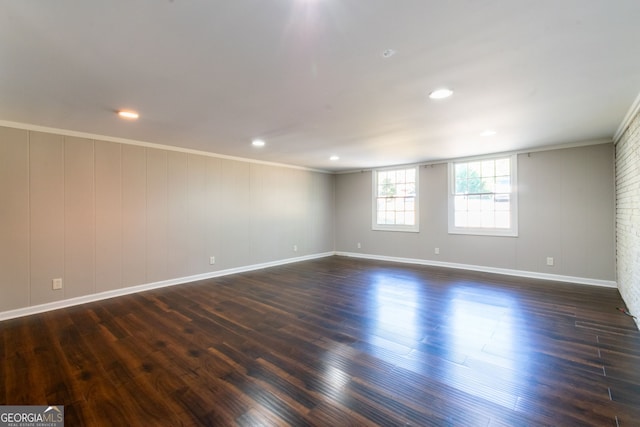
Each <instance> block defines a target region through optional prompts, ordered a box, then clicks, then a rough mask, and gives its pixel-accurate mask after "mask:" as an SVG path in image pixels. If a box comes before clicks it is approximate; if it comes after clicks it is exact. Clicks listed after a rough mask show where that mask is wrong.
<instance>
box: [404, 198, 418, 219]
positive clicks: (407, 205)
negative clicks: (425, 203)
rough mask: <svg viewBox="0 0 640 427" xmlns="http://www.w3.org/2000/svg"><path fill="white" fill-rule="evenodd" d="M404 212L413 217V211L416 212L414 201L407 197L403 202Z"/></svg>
mask: <svg viewBox="0 0 640 427" xmlns="http://www.w3.org/2000/svg"><path fill="white" fill-rule="evenodd" d="M404 210H406V211H408V212H411V213H412V215H413V211H415V210H416V199H414V198H413V197H407V198H406V199H405V201H404Z"/></svg>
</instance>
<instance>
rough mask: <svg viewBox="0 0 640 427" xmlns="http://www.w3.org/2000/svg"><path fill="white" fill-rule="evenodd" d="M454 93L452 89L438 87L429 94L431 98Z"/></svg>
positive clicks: (448, 95) (439, 97)
mask: <svg viewBox="0 0 640 427" xmlns="http://www.w3.org/2000/svg"><path fill="white" fill-rule="evenodd" d="M451 95H453V91H452V90H451V89H447V88H442V89H436V90H434V91H433V92H431V93H430V94H429V98H431V99H444V98H448V97H450V96H451Z"/></svg>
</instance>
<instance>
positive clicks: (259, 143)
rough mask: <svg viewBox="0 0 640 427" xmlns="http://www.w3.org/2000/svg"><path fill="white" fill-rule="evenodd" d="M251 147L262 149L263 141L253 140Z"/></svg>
mask: <svg viewBox="0 0 640 427" xmlns="http://www.w3.org/2000/svg"><path fill="white" fill-rule="evenodd" d="M251 145H253V146H254V147H264V141H263V140H262V139H254V140H253V141H251Z"/></svg>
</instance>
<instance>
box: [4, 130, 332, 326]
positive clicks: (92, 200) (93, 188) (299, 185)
mask: <svg viewBox="0 0 640 427" xmlns="http://www.w3.org/2000/svg"><path fill="white" fill-rule="evenodd" d="M334 188H335V186H334V177H333V176H332V175H329V174H319V173H314V172H307V171H301V170H297V169H292V168H286V167H279V166H272V165H264V164H255V163H252V162H245V161H239V160H229V159H222V158H218V157H209V156H206V155H197V154H192V153H190V154H187V153H183V152H179V151H172V150H163V149H156V148H151V147H143V146H140V145H133V144H123V143H117V142H109V141H103V140H91V139H84V138H79V137H75V136H73V137H71V136H63V135H58V134H53V133H44V132H35V131H28V130H18V129H12V128H6V127H2V128H0V199H1V201H2V203H0V271H2V274H1V275H0V315H2V313H4V312H6V311H10V310H19V309H24V308H27V307H30V306H36V305H41V304H47V303H58V302H59V301H62V300H65V299H73V298H77V297H86V296H90V295H92V294H99V293H101V292H107V291H118V290H121V289H124V288H129V287H133V286H140V285H146V284H154V283H159V282H160V283H161V282H165V281H169V280H172V279H178V280H182V279H183V278H187V277H189V276H193V275H198V274H203V273H207V272H211V271H215V270H226V269H232V268H242V267H251V266H253V265H256V264H261V263H266V262H273V261H280V260H286V259H290V258H294V257H298V256H304V255H310V254H320V253H326V252H329V251H331V250H333V236H334V229H333V227H334V212H333V210H334V194H333V193H334ZM312 193H313V194H312ZM294 244H295V245H297V246H298V251H293V245H294ZM211 256H214V257H215V264H213V265H211V264H210V263H209V257H211ZM57 278H61V279H62V280H63V288H62V289H60V290H53V283H52V281H53V279H57Z"/></svg>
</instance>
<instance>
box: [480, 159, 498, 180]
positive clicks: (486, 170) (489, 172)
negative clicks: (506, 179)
mask: <svg viewBox="0 0 640 427" xmlns="http://www.w3.org/2000/svg"><path fill="white" fill-rule="evenodd" d="M495 175H496V171H495V161H494V160H484V161H483V162H482V176H483V177H486V176H491V177H493V176H495Z"/></svg>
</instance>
